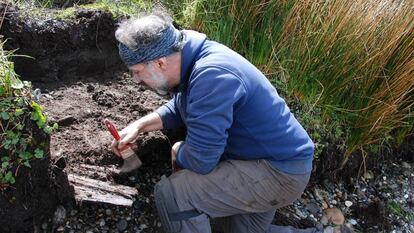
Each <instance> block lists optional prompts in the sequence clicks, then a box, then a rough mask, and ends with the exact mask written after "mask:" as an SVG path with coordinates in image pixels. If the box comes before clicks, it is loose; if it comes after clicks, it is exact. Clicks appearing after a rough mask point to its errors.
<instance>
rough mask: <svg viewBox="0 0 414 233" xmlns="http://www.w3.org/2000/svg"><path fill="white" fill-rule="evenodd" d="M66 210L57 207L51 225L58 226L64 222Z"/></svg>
mask: <svg viewBox="0 0 414 233" xmlns="http://www.w3.org/2000/svg"><path fill="white" fill-rule="evenodd" d="M65 218H66V209H65V208H64V207H63V206H58V208H57V209H56V210H55V214H54V215H53V224H54V225H60V224H62V223H63V222H64V221H65Z"/></svg>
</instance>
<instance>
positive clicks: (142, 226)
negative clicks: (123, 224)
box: [139, 224, 148, 230]
mask: <svg viewBox="0 0 414 233" xmlns="http://www.w3.org/2000/svg"><path fill="white" fill-rule="evenodd" d="M146 228H148V226H147V225H146V224H141V225H139V229H141V230H143V229H146Z"/></svg>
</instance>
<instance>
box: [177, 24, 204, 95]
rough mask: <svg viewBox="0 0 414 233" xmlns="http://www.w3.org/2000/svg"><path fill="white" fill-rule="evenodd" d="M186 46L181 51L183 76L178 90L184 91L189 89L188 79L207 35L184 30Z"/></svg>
mask: <svg viewBox="0 0 414 233" xmlns="http://www.w3.org/2000/svg"><path fill="white" fill-rule="evenodd" d="M182 32H183V36H184V46H183V49H182V51H181V78H180V85H179V88H178V90H177V91H180V92H183V91H185V90H186V89H187V81H188V79H189V76H190V74H191V71H192V70H193V66H194V63H195V62H196V61H197V60H198V55H199V52H200V49H201V47H202V46H203V44H204V42H205V41H206V35H205V34H202V33H199V32H196V31H192V30H183V31H182Z"/></svg>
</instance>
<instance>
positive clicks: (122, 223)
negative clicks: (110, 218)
mask: <svg viewBox="0 0 414 233" xmlns="http://www.w3.org/2000/svg"><path fill="white" fill-rule="evenodd" d="M116 228H117V229H118V231H121V232H122V231H125V230H126V229H127V228H128V222H127V221H126V220H125V219H121V220H119V221H118V222H117V223H116Z"/></svg>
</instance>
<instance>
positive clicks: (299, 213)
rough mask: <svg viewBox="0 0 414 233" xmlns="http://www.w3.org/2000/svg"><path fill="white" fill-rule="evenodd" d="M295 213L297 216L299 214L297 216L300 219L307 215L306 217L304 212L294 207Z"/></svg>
mask: <svg viewBox="0 0 414 233" xmlns="http://www.w3.org/2000/svg"><path fill="white" fill-rule="evenodd" d="M295 213H296V215H297V216H299V218H301V219H305V218H307V217H308V216H307V215H306V214H305V213H303V212H302V211H300V210H299V209H296V211H295Z"/></svg>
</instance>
